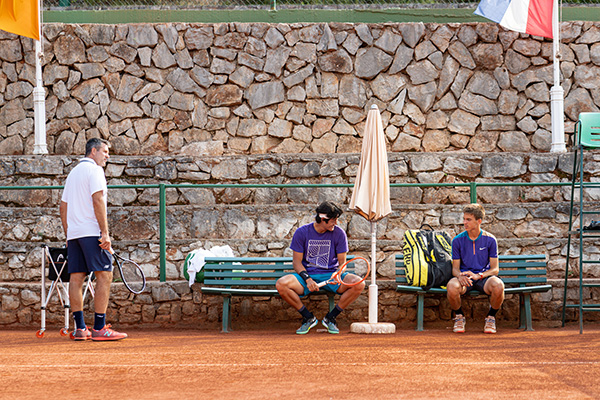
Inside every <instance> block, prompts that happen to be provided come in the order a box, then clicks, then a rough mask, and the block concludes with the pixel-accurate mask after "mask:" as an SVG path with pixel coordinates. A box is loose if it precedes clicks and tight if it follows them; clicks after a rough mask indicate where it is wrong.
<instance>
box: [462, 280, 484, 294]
mask: <svg viewBox="0 0 600 400" xmlns="http://www.w3.org/2000/svg"><path fill="white" fill-rule="evenodd" d="M488 279H490V277H489V276H488V277H485V278H483V279H478V280H476V281H473V285H471V286H467V291H466V292H465V294H466V293H469V292H470V291H471V290H477V291H478V292H481V293H485V290H483V287H484V286H485V283H486V282H487V280H488ZM485 294H487V293H485Z"/></svg>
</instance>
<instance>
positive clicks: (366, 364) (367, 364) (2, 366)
mask: <svg viewBox="0 0 600 400" xmlns="http://www.w3.org/2000/svg"><path fill="white" fill-rule="evenodd" d="M440 365H442V366H447V365H449V366H457V365H458V366H460V365H464V366H470V365H489V366H513V365H521V366H525V367H528V366H531V367H533V366H570V365H600V361H540V362H535V361H533V362H529V361H498V362H453V361H448V362H423V363H421V362H414V363H413V362H379V363H374V362H354V363H338V362H336V363H333V362H327V363H302V362H301V363H298V362H294V364H293V365H292V366H293V367H299V366H306V367H333V366H336V367H340V366H343V367H373V366H412V367H414V366H440ZM258 366H260V367H263V368H264V367H290V364H289V363H283V362H281V363H260V362H256V363H181V364H180V363H177V364H173V363H171V364H162V363H161V364H109V363H101V364H90V363H81V364H21V365H16V364H0V369H6V370H8V369H9V368H12V369H14V368H20V369H29V368H106V367H113V368H115V367H118V368H177V367H179V368H202V367H204V368H214V367H219V368H222V367H258Z"/></svg>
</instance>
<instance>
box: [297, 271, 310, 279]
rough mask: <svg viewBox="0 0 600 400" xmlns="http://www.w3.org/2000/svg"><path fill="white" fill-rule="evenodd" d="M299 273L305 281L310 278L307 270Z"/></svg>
mask: <svg viewBox="0 0 600 400" xmlns="http://www.w3.org/2000/svg"><path fill="white" fill-rule="evenodd" d="M298 275H300V277H301V278H302V279H304V282H306V281H307V280H309V279H310V275H309V274H308V272H306V271H302V272H300V273H298Z"/></svg>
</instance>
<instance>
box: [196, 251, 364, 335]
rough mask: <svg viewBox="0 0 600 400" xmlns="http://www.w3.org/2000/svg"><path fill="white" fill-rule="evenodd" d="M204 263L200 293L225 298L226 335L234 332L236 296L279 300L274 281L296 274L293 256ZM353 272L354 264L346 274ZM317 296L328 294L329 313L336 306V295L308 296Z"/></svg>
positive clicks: (208, 261) (241, 258)
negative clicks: (233, 310) (232, 308)
mask: <svg viewBox="0 0 600 400" xmlns="http://www.w3.org/2000/svg"><path fill="white" fill-rule="evenodd" d="M348 259H350V257H348ZM204 261H205V262H206V264H205V265H204V283H203V284H202V287H201V291H202V293H205V294H214V295H220V296H223V332H230V331H231V298H232V297H233V296H250V297H252V296H260V297H263V296H268V297H275V296H277V297H279V293H278V292H277V289H276V288H275V282H277V279H279V278H280V277H282V276H284V275H287V274H291V273H293V272H294V268H293V267H292V257H206V258H205V260H204ZM353 270H354V265H353V263H350V264H348V266H347V268H346V271H348V272H352V271H353ZM315 295H326V296H327V297H328V299H329V309H330V310H331V309H333V307H334V306H335V301H334V300H335V299H334V297H335V294H333V293H331V292H328V291H325V290H320V291H318V292H312V293H310V295H309V296H315Z"/></svg>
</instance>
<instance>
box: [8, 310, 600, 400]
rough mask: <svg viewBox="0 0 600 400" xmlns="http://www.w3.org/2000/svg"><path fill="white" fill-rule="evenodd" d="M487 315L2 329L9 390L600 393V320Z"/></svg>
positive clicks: (91, 393)
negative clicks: (93, 334) (319, 323)
mask: <svg viewBox="0 0 600 400" xmlns="http://www.w3.org/2000/svg"><path fill="white" fill-rule="evenodd" d="M479 325H483V322H482V321H481V323H478V322H477V321H475V322H471V321H468V323H467V332H466V333H465V334H462V335H461V334H453V333H452V332H451V331H449V330H447V329H446V330H444V329H436V330H434V329H432V330H428V331H425V332H415V331H413V330H398V331H397V332H396V333H395V334H393V335H356V334H350V333H348V330H342V333H341V334H339V335H330V334H328V333H326V332H323V331H322V330H316V329H313V330H311V332H310V333H309V334H307V335H304V336H299V335H296V334H294V332H293V330H287V329H286V330H283V329H279V330H276V331H239V332H234V333H230V334H222V333H219V332H214V331H193V330H185V331H182V330H178V331H175V330H161V331H145V330H143V331H135V330H131V331H129V332H128V333H129V335H130V337H129V338H128V339H125V340H123V341H120V342H103V343H96V342H91V341H87V342H73V341H71V340H69V339H67V338H64V337H61V336H60V335H59V333H58V330H57V329H56V330H49V331H47V332H46V335H45V337H44V338H42V339H38V338H36V337H35V332H34V331H0V338H1V339H0V388H1V389H0V398H2V399H36V400H37V399H53V398H54V399H59V398H67V399H74V398H81V399H86V400H88V399H137V400H141V399H277V398H281V399H285V398H289V399H302V400H304V399H525V398H527V399H599V398H600V326H597V325H596V326H592V327H589V326H586V327H585V331H584V334H583V335H580V334H579V330H578V329H577V328H576V327H568V328H558V329H550V328H546V329H543V328H540V329H538V330H536V331H535V332H522V331H519V330H516V329H500V330H499V331H498V333H497V334H496V335H485V334H483V333H482V332H481V329H480V328H481V327H482V326H479ZM117 329H118V327H117Z"/></svg>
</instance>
